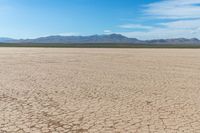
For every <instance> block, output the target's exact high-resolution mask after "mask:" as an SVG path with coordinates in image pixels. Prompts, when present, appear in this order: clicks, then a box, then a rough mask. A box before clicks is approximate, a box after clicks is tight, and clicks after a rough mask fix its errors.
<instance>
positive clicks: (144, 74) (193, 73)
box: [0, 48, 200, 133]
mask: <svg viewBox="0 0 200 133" xmlns="http://www.w3.org/2000/svg"><path fill="white" fill-rule="evenodd" d="M49 132H52V133H68V132H69V133H84V132H85V133H86V132H91V133H97V132H99V133H109V132H110V133H199V132H200V50H192V49H180V50H178V49H51V48H47V49H43V48H32V49H31V48H0V133H49Z"/></svg>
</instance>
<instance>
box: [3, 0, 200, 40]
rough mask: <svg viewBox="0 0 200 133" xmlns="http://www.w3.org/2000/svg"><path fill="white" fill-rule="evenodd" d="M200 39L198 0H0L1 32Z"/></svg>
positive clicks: (26, 35)
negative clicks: (117, 34)
mask: <svg viewBox="0 0 200 133" xmlns="http://www.w3.org/2000/svg"><path fill="white" fill-rule="evenodd" d="M112 33H120V34H123V35H125V36H128V37H134V38H138V39H142V40H146V39H159V38H179V37H185V38H194V37H195V38H200V0H0V36H1V37H12V38H36V37H41V36H49V35H92V34H112Z"/></svg>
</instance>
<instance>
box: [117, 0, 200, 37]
mask: <svg viewBox="0 0 200 133" xmlns="http://www.w3.org/2000/svg"><path fill="white" fill-rule="evenodd" d="M144 8H145V9H144V10H143V11H144V15H145V16H147V18H148V20H147V21H149V20H154V21H155V23H154V25H157V26H151V25H142V24H136V25H135V24H128V25H127V24H125V25H121V26H120V27H121V28H129V29H133V31H132V32H120V33H121V34H123V35H125V36H128V37H135V38H139V39H142V40H146V39H161V38H164V39H167V38H182V37H184V38H199V39H200V0H162V1H159V2H154V3H151V4H148V5H146V6H144ZM160 20H162V23H161V22H160ZM135 29H146V30H145V31H142V30H140V31H136V30H135Z"/></svg>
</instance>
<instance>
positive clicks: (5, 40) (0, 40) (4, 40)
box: [0, 37, 15, 42]
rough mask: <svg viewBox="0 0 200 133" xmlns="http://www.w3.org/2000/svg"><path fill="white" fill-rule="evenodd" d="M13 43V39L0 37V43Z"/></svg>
mask: <svg viewBox="0 0 200 133" xmlns="http://www.w3.org/2000/svg"><path fill="white" fill-rule="evenodd" d="M12 41H15V39H12V38H7V37H0V42H12Z"/></svg>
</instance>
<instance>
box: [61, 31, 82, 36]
mask: <svg viewBox="0 0 200 133" xmlns="http://www.w3.org/2000/svg"><path fill="white" fill-rule="evenodd" d="M57 35H60V36H78V35H80V34H79V33H75V32H65V33H60V34H57Z"/></svg>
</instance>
